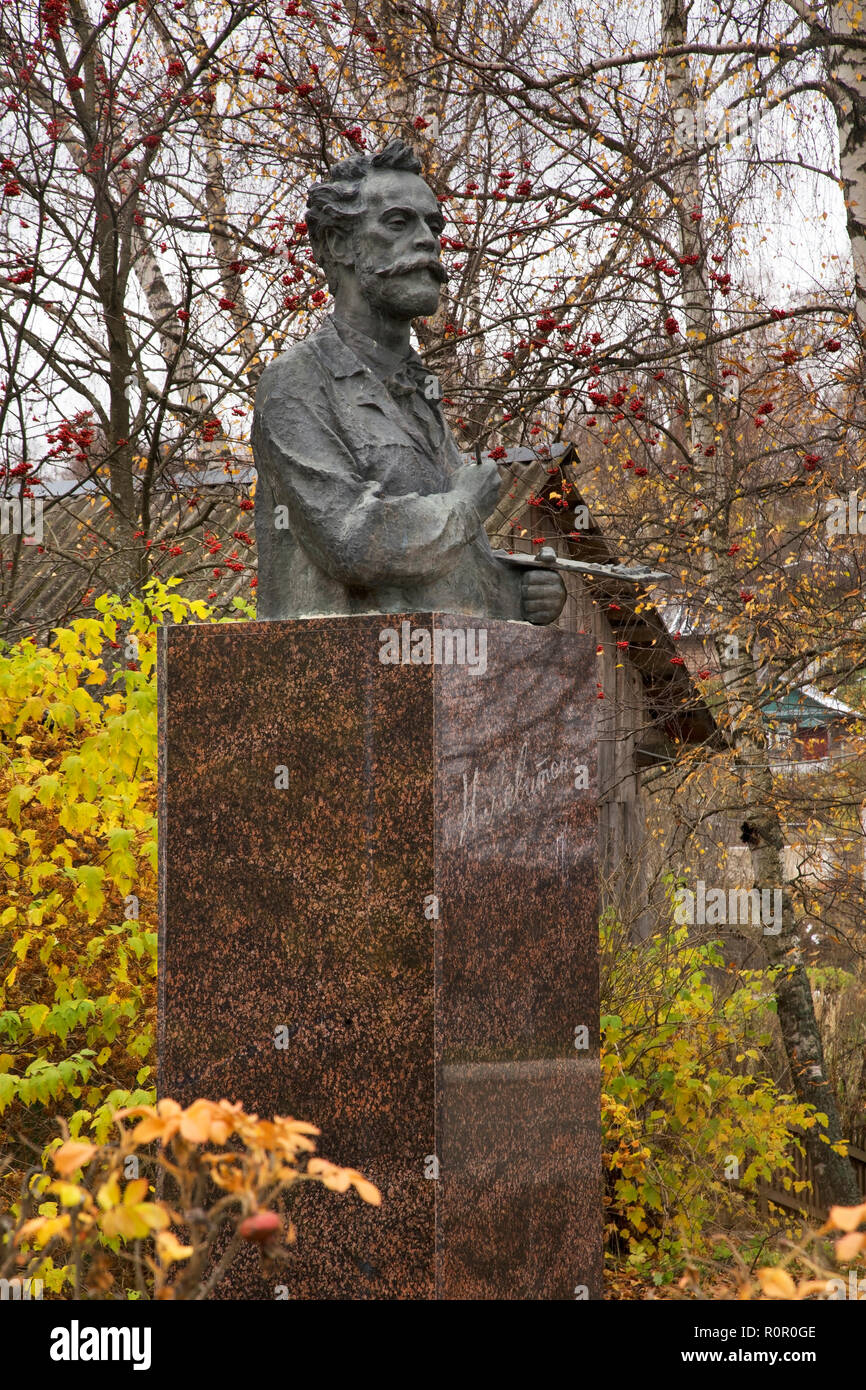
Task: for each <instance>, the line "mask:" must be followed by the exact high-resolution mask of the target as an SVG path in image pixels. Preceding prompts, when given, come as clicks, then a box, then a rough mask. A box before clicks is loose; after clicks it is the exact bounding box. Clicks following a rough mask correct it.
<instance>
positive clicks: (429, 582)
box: [252, 319, 521, 618]
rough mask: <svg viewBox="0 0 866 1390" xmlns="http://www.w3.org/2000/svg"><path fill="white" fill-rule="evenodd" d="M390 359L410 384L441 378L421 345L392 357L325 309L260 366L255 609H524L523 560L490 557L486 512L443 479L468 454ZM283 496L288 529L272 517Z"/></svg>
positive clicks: (434, 405) (516, 613)
mask: <svg viewBox="0 0 866 1390" xmlns="http://www.w3.org/2000/svg"><path fill="white" fill-rule="evenodd" d="M341 334H342V336H341ZM344 339H345V341H344ZM350 344H351V345H350ZM362 354H363V355H362ZM371 364H372V365H371ZM395 365H396V366H397V367H398V368H401V369H402V371H401V372H398V377H399V376H402V378H403V381H404V382H406V381H409V380H411V379H412V378H414V379H415V380H416V381H418V380H420V379H421V374H423V377H424V378H426V380H427V381H433V382H434V383H436V379H435V377H433V376H432V373H430V372H429V371H428V369H426V368H425V367H424V365H423V363H422V361H421V358H420V357H419V356H418V354H417V353H412V354H411V356H410V357H409V358H408V359H403V360H402V362H399V361H398V359H396V358H395V357H393V355H392V354H389V353H386V352H384V351H383V350H382V349H379V348H378V347H377V345H376V344H375V343H373V342H372V341H371V340H370V339H367V338H364V337H362V335H360V334H357V333H355V332H351V331H347V330H345V329H344V328H343V327H342V325H341V329H340V332H338V331H337V328H336V327H335V325H334V320H333V319H328V320H327V321H326V323H325V324H324V326H323V327H322V328H321V329H319V330H318V332H316V333H313V334H311V335H310V337H309V338H307V339H305V340H304V342H302V343H299V344H297V345H296V346H295V347H293V348H291V349H290V350H289V351H288V352H286V353H284V354H283V356H282V357H279V358H278V359H277V360H276V361H275V362H272V363H271V365H270V366H269V367H267V368H266V369H265V371H264V372H263V373H262V377H261V380H260V382H259V386H258V390H257V392H256V404H255V413H254V417H253V438H252V442H253V456H254V458H255V464H256V469H257V470H258V481H257V484H256V499H255V500H256V511H255V517H256V544H257V549H258V555H259V582H258V612H259V617H260V618H298V617H310V616H313V615H314V614H351V613H371V612H372V613H398V612H404V613H411V612H419V611H420V612H432V611H434V610H438V611H440V612H452V613H453V612H457V613H467V614H472V615H475V616H480V617H491V618H520V617H521V606H520V575H519V572H518V571H517V570H514V569H512V568H511V567H510V566H508V565H506V564H504V563H503V562H502V561H500V560H497V559H496V557H495V556H494V555H493V553H492V551H491V548H490V542H489V541H488V539H487V535H486V533H485V530H484V526H483V520H482V518H480V517H479V515H478V513H477V512H476V510H475V508H474V507H473V505H472V503H471V502H470V501H469V500H468V499H466V498H463V497H460V496H458V495H457V494H456V493H454V492H452V491H451V479H452V476H453V474H454V473H455V471H456V470H457V469H458V468H460V467H462V466H463V465H464V464H465V463H466V462H467V460H466V458H465V457H464V456H463V455H461V453H460V450H459V449H458V447H457V443H456V441H455V439H454V437H453V435H452V434H451V432H450V430H449V429H448V427H447V425H446V423H445V420H444V418H443V416H442V411H441V408H440V406H439V403H438V400H436V399H432V400H431V399H429V398H426V397H425V395H424V394H423V393H422V392H421V388H420V387H419V388H418V390H417V391H413V389H412V387H411V386H409V387H408V388H406V387H405V386H404V387H403V388H402V394H396V388H394V387H393V376H392V377H391V385H392V389H389V387H388V386H386V384H385V382H386V379H388V378H389V372H390V373H393V370H394V366H395ZM407 368H408V369H410V373H411V375H410V376H407V371H406V369H407ZM436 385H437V386H438V383H436ZM278 507H284V508H285V509H286V512H287V514H288V522H289V524H288V527H287V528H283V529H278V528H277V527H276V525H275V518H276V516H277V513H276V510H275V509H276V508H278ZM284 515H285V514H284Z"/></svg>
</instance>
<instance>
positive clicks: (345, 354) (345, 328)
mask: <svg viewBox="0 0 866 1390" xmlns="http://www.w3.org/2000/svg"><path fill="white" fill-rule="evenodd" d="M322 333H323V334H324V333H328V338H329V342H328V353H329V356H330V357H331V367H332V370H333V373H334V376H336V377H342V376H351V375H352V374H353V373H354V372H357V371H358V365H359V364H358V359H359V358H360V361H361V363H362V364H363V365H364V366H367V367H370V368H371V370H372V371H374V372H375V373H376V375H377V377H379V379H380V381H386V380H387V378H388V377H390V376H393V375H394V373H395V372H397V371H399V370H400V369H401V368H404V367H408V366H410V365H411V366H412V367H417V368H420V369H422V370H425V371H426V370H427V369H426V368H425V367H424V363H423V362H422V360H421V358H420V357H419V356H418V354H417V352H415V351H414V350H413V349H412V348H410V349H409V352H408V353H406V354H405V355H404V356H400V355H399V354H398V353H396V352H391V351H389V349H388V348H385V347H382V346H381V344H379V343H377V342H376V341H375V339H374V338H368V337H367V334H366V333H361V332H359V331H358V329H357V328H352V327H351V326H350V325H349V324H347V323H344V322H342V321H340V320H339V319H337V317H336V316H335V315H332V316H331V317H330V318H329V319H328V320H327V322H326V323H325V324H324V326H323V328H322ZM334 340H335V341H334ZM340 349H342V351H340Z"/></svg>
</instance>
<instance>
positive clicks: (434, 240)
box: [415, 222, 439, 256]
mask: <svg viewBox="0 0 866 1390" xmlns="http://www.w3.org/2000/svg"><path fill="white" fill-rule="evenodd" d="M415 245H416V246H417V247H418V249H419V250H420V251H432V252H435V254H436V255H437V256H438V254H439V238H438V237H437V236H436V233H435V232H434V231H433V229H432V227H428V226H427V223H426V222H422V223H421V224H420V225H419V227H418V228H417V230H416V232H415Z"/></svg>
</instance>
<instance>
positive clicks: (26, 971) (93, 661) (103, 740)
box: [0, 580, 250, 1205]
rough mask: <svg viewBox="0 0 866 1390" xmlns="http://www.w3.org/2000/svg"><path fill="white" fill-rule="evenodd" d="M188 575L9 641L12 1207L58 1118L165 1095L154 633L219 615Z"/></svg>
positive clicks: (4, 905)
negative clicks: (186, 581) (159, 1020)
mask: <svg viewBox="0 0 866 1390" xmlns="http://www.w3.org/2000/svg"><path fill="white" fill-rule="evenodd" d="M177 582H178V581H176V580H174V581H169V583H168V584H162V583H160V582H158V581H156V580H153V581H151V582H150V583H149V584H148V585H147V586H146V588H145V591H144V593H143V595H142V596H141V597H135V596H131V597H129V598H128V599H126V600H121V599H119V598H117V597H116V596H112V595H102V596H101V597H98V598H97V599H96V600H95V601H94V605H93V616H89V617H86V618H79V619H76V620H75V621H74V622H72V623H70V625H69V626H68V627H58V628H55V629H54V630H53V632H52V634H51V638H50V640H49V641H47V642H45V643H39V642H37V641H35V640H31V639H27V640H24V641H21V642H18V643H16V644H15V645H14V646H10V647H6V648H5V649H4V650H2V651H0V737H2V740H3V743H4V746H5V750H6V751H5V757H4V760H3V763H2V766H0V1115H4V1128H5V1129H6V1132H7V1134H9V1135H10V1136H11V1137H12V1140H13V1145H14V1147H12V1150H11V1158H12V1165H11V1168H10V1170H9V1171H8V1173H7V1174H6V1176H5V1177H3V1176H2V1175H0V1204H2V1198H3V1197H5V1199H6V1202H5V1204H6V1205H8V1204H9V1203H10V1202H11V1201H12V1200H13V1199H14V1195H15V1193H16V1192H17V1190H18V1185H19V1181H20V1177H21V1174H22V1172H24V1171H25V1169H26V1168H27V1166H28V1164H29V1163H30V1162H31V1161H32V1159H31V1155H32V1153H33V1152H34V1151H36V1152H39V1151H40V1150H41V1149H42V1148H43V1146H44V1145H45V1144H46V1143H48V1141H49V1140H50V1139H51V1138H52V1137H53V1136H54V1135H56V1133H57V1128H56V1123H55V1120H56V1118H57V1117H63V1118H64V1119H65V1120H66V1121H67V1123H68V1125H69V1129H70V1133H71V1134H72V1135H73V1137H76V1136H77V1135H78V1134H80V1133H86V1134H87V1135H88V1137H91V1138H95V1139H96V1140H97V1142H99V1141H101V1140H102V1139H104V1138H105V1136H106V1134H107V1133H108V1131H109V1127H110V1124H111V1116H112V1114H113V1113H114V1111H115V1110H116V1109H117V1108H118V1107H119V1106H121V1105H134V1104H137V1103H144V1104H146V1103H148V1102H152V1101H153V1100H154V1099H155V1095H154V1091H153V1065H154V1060H155V1058H154V1033H155V1016H156V944H157V933H156V753H157V728H156V632H157V628H158V627H159V625H160V624H161V623H163V622H174V623H181V622H207V621H211V620H212V613H211V609H210V608H209V607H208V605H207V604H205V603H202V602H200V601H198V600H192V601H191V600H188V599H185V598H183V597H181V596H180V595H179V594H178V593H177V592H176V584H177ZM249 615H250V611H249V609H248V606H247V605H245V604H243V603H242V602H241V601H240V600H238V612H237V617H239V618H242V617H245V616H249ZM4 1112H5V1114H4Z"/></svg>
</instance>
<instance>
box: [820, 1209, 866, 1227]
mask: <svg viewBox="0 0 866 1390" xmlns="http://www.w3.org/2000/svg"><path fill="white" fill-rule="evenodd" d="M829 1219H830V1224H831V1225H832V1226H835V1228H836V1230H837V1231H856V1229H857V1227H858V1226H860V1225H862V1223H863V1222H864V1221H866V1202H861V1204H860V1206H859V1207H831V1208H830V1216H829Z"/></svg>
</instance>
